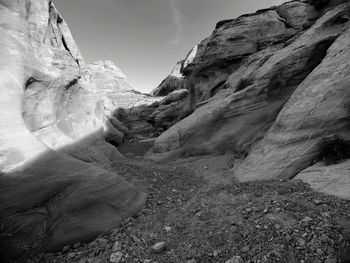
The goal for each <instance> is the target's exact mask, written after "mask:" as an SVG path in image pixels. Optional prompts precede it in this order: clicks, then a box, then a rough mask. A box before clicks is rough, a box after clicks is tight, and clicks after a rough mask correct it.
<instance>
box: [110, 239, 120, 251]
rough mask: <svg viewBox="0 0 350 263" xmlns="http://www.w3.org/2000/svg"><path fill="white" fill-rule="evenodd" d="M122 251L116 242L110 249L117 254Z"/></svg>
mask: <svg viewBox="0 0 350 263" xmlns="http://www.w3.org/2000/svg"><path fill="white" fill-rule="evenodd" d="M121 249H122V245H121V244H120V242H118V241H116V242H115V243H114V245H113V247H112V252H113V253H115V252H118V251H120V250H121Z"/></svg>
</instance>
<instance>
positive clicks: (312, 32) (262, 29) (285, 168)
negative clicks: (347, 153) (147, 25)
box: [148, 0, 350, 198]
mask: <svg viewBox="0 0 350 263" xmlns="http://www.w3.org/2000/svg"><path fill="white" fill-rule="evenodd" d="M349 20H350V3H349V2H348V1H335V0H334V1H332V0H329V1H293V2H289V3H285V4H282V5H281V6H278V7H272V8H270V9H266V10H260V11H258V12H256V13H255V14H251V15H243V16H241V17H239V18H237V19H232V20H226V21H222V22H219V23H218V24H217V26H216V28H215V30H214V32H213V33H212V35H211V36H210V37H209V38H207V39H205V40H203V41H202V42H201V43H200V44H199V45H198V47H197V50H196V54H195V57H194V59H193V60H192V62H191V63H189V64H187V65H186V66H183V67H182V68H181V72H180V73H181V74H182V75H183V76H184V77H183V78H185V79H186V88H187V89H188V90H189V99H188V105H187V106H188V108H189V109H191V110H193V111H194V112H193V113H192V114H191V115H190V116H188V117H187V118H185V119H183V120H182V121H180V122H178V123H176V124H175V125H174V126H173V127H171V128H170V129H169V130H167V131H166V132H164V133H163V134H162V135H161V136H160V137H159V138H158V139H157V140H156V141H155V144H154V147H153V149H152V151H151V152H150V153H149V154H148V158H151V159H153V160H166V159H172V158H177V157H180V156H182V157H184V156H190V155H201V154H211V153H223V152H231V153H232V154H233V155H234V156H235V157H236V163H235V167H234V169H232V173H233V174H234V175H235V177H236V178H238V179H239V180H240V181H247V180H262V179H272V178H283V179H290V178H293V177H294V176H296V175H297V174H298V173H299V172H301V171H302V170H304V169H306V168H308V167H309V166H311V165H312V164H313V163H315V162H317V161H318V160H319V159H318V158H319V155H320V152H321V148H322V142H323V141H324V139H325V137H329V136H338V137H340V138H341V139H342V140H344V141H347V140H348V139H349V134H350V133H349V125H348V119H349V116H350V115H349V109H348V105H349V98H350V97H349V96H348V92H347V83H348V75H349V73H350V72H349V68H350V67H349V61H350V60H349V54H350V53H349V43H348V42H349V39H350V37H349V30H350V22H349ZM165 90H166V89H165ZM317 167H319V166H317ZM340 167H342V168H340ZM310 169H312V168H310ZM310 169H308V170H306V171H304V172H301V174H300V175H299V176H298V178H302V179H306V177H308V179H306V181H308V182H313V184H314V185H315V188H317V189H318V190H320V188H322V191H325V192H331V193H333V194H334V192H335V191H334V189H335V186H334V183H335V184H346V185H347V186H348V188H347V189H349V186H350V185H349V184H350V181H349V177H348V176H342V178H341V179H339V180H338V183H336V179H335V178H336V177H334V178H333V179H332V178H331V177H329V176H326V175H325V176H324V177H322V175H321V173H323V172H322V170H325V169H319V168H317V169H312V171H313V172H312V173H310ZM340 169H344V172H340V173H339V174H345V169H347V164H346V162H344V164H337V167H336V168H335V169H334V171H340ZM327 173H328V172H324V173H323V174H327ZM310 177H313V178H314V179H310ZM320 178H323V179H320ZM322 180H324V182H323V183H321V182H320V181H322ZM331 184H333V185H332V186H330V185H331ZM330 188H332V189H330ZM343 189H344V188H343ZM339 191H340V192H341V190H339ZM340 192H339V193H338V194H339V195H342V196H343V197H344V196H346V197H348V198H350V193H349V192H348V193H340Z"/></svg>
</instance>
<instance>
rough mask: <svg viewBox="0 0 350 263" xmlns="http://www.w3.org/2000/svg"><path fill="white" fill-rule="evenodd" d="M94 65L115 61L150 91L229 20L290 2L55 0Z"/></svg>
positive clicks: (137, 86)
mask: <svg viewBox="0 0 350 263" xmlns="http://www.w3.org/2000/svg"><path fill="white" fill-rule="evenodd" d="M54 2H55V5H56V7H57V8H58V10H59V11H60V13H61V14H62V16H63V17H64V18H65V20H66V21H67V22H68V24H69V26H70V29H71V31H72V34H73V36H74V38H75V40H76V42H77V44H78V46H79V48H80V50H81V52H82V54H83V57H84V58H85V60H86V62H88V63H90V62H93V61H96V60H100V59H108V60H112V61H113V62H114V63H115V64H116V65H117V66H118V67H119V68H120V69H121V70H122V71H123V72H124V73H125V74H126V75H127V76H128V80H129V82H130V83H131V84H132V86H133V88H134V89H136V90H139V91H142V92H150V91H151V90H152V89H154V88H155V87H156V86H158V85H159V84H160V82H161V81H162V80H163V79H164V78H165V77H166V76H167V75H168V74H169V73H170V71H171V70H172V68H173V66H174V65H175V63H176V62H177V61H179V60H181V59H183V58H184V56H186V54H187V53H188V51H189V50H190V49H191V48H192V47H193V46H194V45H196V44H197V43H198V42H200V41H201V40H202V39H204V38H206V37H207V36H209V35H210V34H211V32H212V31H213V29H214V27H215V24H216V23H217V22H218V21H220V20H224V19H230V18H234V17H237V16H239V15H241V14H246V13H251V12H254V11H256V10H257V9H262V8H266V7H270V6H273V5H278V4H281V3H283V2H286V0H258V1H257V0H55V1H54Z"/></svg>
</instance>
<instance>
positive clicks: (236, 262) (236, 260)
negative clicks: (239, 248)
mask: <svg viewBox="0 0 350 263" xmlns="http://www.w3.org/2000/svg"><path fill="white" fill-rule="evenodd" d="M225 263H243V260H242V258H241V257H240V256H233V257H232V258H231V259H229V260H226V261H225Z"/></svg>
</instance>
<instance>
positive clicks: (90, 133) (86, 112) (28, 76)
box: [0, 0, 145, 260]
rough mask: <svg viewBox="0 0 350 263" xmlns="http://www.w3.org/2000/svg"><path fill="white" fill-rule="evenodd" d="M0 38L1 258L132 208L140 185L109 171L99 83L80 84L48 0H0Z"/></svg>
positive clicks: (88, 229)
mask: <svg viewBox="0 0 350 263" xmlns="http://www.w3.org/2000/svg"><path fill="white" fill-rule="evenodd" d="M0 47H1V52H0V91H1V96H0V100H1V104H0V123H1V124H0V170H1V177H0V180H1V181H0V183H1V190H0V217H1V226H2V227H1V230H0V231H1V237H0V247H1V251H0V252H1V253H0V257H1V256H2V254H3V253H4V252H6V254H7V255H10V254H11V252H13V253H14V254H20V253H22V252H25V251H27V250H30V249H33V248H35V249H38V250H47V249H57V248H59V247H60V246H61V245H62V244H66V243H72V242H75V241H77V240H86V239H90V238H93V237H94V236H95V235H97V234H99V233H103V232H105V231H108V230H109V229H110V228H111V227H114V226H116V225H117V224H118V222H120V221H121V220H123V219H124V218H126V217H128V216H130V215H133V214H134V213H136V212H137V211H138V210H139V209H140V208H141V207H142V205H143V202H144V200H145V194H144V193H143V192H141V191H140V190H139V189H137V188H136V187H134V186H132V185H131V184H129V183H128V182H127V181H125V180H124V179H123V178H121V177H120V176H119V175H118V174H116V173H114V172H112V171H111V170H110V167H109V164H108V163H109V162H110V161H111V160H113V159H116V158H121V154H120V153H119V152H118V151H117V150H116V149H115V148H114V147H112V146H111V145H109V144H107V143H105V141H104V136H105V134H104V126H105V121H106V118H105V112H104V107H105V106H104V100H103V98H101V97H100V96H98V92H96V91H94V89H95V87H96V84H98V82H97V80H96V79H90V80H89V81H84V82H83V83H82V78H81V76H82V72H85V73H84V74H83V75H84V77H86V76H87V75H89V74H88V73H86V70H81V69H82V68H83V67H85V65H84V61H83V59H82V57H81V55H80V52H79V49H78V47H77V46H76V45H75V42H74V40H73V38H72V36H71V34H70V32H69V29H68V27H67V25H66V23H65V22H64V20H63V19H62V17H61V16H60V14H59V13H58V12H57V10H56V9H55V7H54V5H53V4H52V2H51V1H48V0H35V1H34V0H33V1H31V0H28V1H12V0H11V1H9V0H1V1H0ZM95 66H96V65H92V66H90V68H91V67H92V68H94V67H95ZM107 66H108V67H109V66H110V65H107ZM108 67H107V68H108ZM87 68H88V69H89V67H87ZM95 73H96V72H94V74H95ZM100 74H101V77H100V78H101V79H105V78H106V79H107V77H106V74H105V72H101V73H100ZM103 74H105V75H104V76H103V77H102V75H103ZM83 80H85V79H83ZM100 84H101V83H99V85H100ZM101 85H102V86H101ZM101 85H100V88H101V89H102V90H103V89H104V87H103V85H107V83H106V82H104V83H102V84H101ZM109 88H111V87H109ZM1 260H5V259H1Z"/></svg>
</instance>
